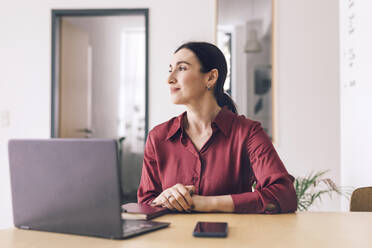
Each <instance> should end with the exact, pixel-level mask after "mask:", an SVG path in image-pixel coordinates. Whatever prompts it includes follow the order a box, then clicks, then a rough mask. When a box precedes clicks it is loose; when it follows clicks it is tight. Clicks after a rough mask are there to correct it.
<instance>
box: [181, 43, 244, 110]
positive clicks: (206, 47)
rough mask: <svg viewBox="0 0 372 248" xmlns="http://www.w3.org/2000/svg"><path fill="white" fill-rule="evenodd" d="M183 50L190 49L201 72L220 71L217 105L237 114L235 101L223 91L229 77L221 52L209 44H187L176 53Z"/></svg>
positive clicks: (217, 86)
mask: <svg viewBox="0 0 372 248" xmlns="http://www.w3.org/2000/svg"><path fill="white" fill-rule="evenodd" d="M183 48H186V49H189V50H190V51H192V52H193V53H194V54H195V56H196V57H197V58H198V60H199V62H200V65H201V72H203V73H207V72H209V71H211V70H212V69H217V70H218V78H217V82H216V85H215V86H214V90H213V94H214V97H215V98H216V101H217V104H218V105H219V106H220V107H223V106H227V108H228V109H229V110H231V111H232V112H234V113H236V114H237V113H238V111H237V108H236V105H235V103H234V101H233V100H232V99H231V97H230V96H229V95H228V94H227V93H225V92H224V90H223V85H224V84H225V79H226V75H227V64H226V59H225V56H224V55H223V53H222V52H221V50H220V49H219V48H218V47H216V46H215V45H213V44H211V43H208V42H187V43H185V44H183V45H181V46H180V47H179V48H177V50H176V51H175V52H174V53H176V52H178V51H179V50H181V49H183Z"/></svg>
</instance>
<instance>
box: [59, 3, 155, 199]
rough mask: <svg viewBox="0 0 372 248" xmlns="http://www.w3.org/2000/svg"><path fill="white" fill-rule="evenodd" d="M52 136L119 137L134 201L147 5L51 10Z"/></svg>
mask: <svg viewBox="0 0 372 248" xmlns="http://www.w3.org/2000/svg"><path fill="white" fill-rule="evenodd" d="M53 16H54V17H55V20H54V21H53V34H54V39H53V44H52V45H53V52H54V55H55V56H54V60H53V62H54V63H53V70H54V71H53V72H54V73H53V94H52V95H53V104H54V106H53V107H52V127H53V128H52V137H58V138H107V139H116V140H117V141H118V148H119V156H120V162H121V169H122V185H123V193H124V199H125V201H136V193H137V186H138V184H139V180H140V176H141V169H142V168H141V166H142V160H143V149H144V145H145V138H146V136H147V125H148V124H147V119H148V117H147V116H148V111H147V102H148V101H147V71H148V69H147V67H148V66H147V64H148V63H147V52H148V51H147V47H148V45H147V10H55V11H54V12H53Z"/></svg>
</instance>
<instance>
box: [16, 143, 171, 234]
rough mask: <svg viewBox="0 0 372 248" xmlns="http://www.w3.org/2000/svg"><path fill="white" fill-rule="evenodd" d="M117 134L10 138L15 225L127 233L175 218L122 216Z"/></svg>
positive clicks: (60, 230)
mask: <svg viewBox="0 0 372 248" xmlns="http://www.w3.org/2000/svg"><path fill="white" fill-rule="evenodd" d="M117 147H118V146H117V142H116V141H115V140H106V139H105V140H104V139H45V140H20V139H18V140H10V141H9V165H10V179H11V190H12V201H13V218H14V225H15V226H16V227H18V228H21V229H27V230H40V231H49V232H58V233H68V234H79V235H87V236H96V237H104V238H111V239H123V238H129V237H133V236H135V235H139V234H142V233H146V232H150V231H153V230H157V229H160V228H164V227H167V226H169V224H170V223H166V222H155V221H145V220H122V219H121V203H122V202H123V201H122V199H121V198H122V192H121V185H120V175H121V174H120V166H119V162H118V161H119V160H118V148H117Z"/></svg>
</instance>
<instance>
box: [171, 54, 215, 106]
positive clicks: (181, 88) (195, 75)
mask: <svg viewBox="0 0 372 248" xmlns="http://www.w3.org/2000/svg"><path fill="white" fill-rule="evenodd" d="M200 69H201V65H200V63H199V60H198V59H197V57H196V56H195V55H194V53H193V52H192V51H191V50H189V49H186V48H183V49H181V50H179V51H178V52H177V53H175V54H174V55H173V58H172V63H171V64H170V65H169V77H168V85H169V88H170V93H171V99H172V102H173V103H174V104H188V103H191V102H193V101H198V99H200V97H202V96H203V95H204V94H206V92H207V83H208V73H202V72H201V71H200Z"/></svg>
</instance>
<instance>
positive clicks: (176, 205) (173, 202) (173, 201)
mask: <svg viewBox="0 0 372 248" xmlns="http://www.w3.org/2000/svg"><path fill="white" fill-rule="evenodd" d="M168 201H169V202H170V204H171V205H172V206H173V207H174V208H175V209H177V210H178V211H180V212H183V210H184V209H183V207H182V206H181V205H180V203H179V202H178V200H177V199H176V197H175V196H174V195H173V194H172V195H171V196H170V197H169V198H168Z"/></svg>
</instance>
